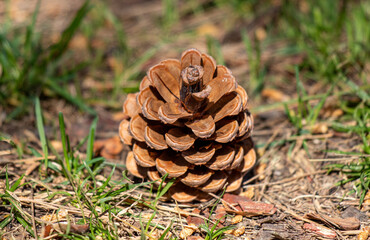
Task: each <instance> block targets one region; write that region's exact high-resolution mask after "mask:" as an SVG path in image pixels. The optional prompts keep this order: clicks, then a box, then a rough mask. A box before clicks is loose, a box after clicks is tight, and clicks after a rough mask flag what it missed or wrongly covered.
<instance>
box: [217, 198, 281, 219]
mask: <svg viewBox="0 0 370 240" xmlns="http://www.w3.org/2000/svg"><path fill="white" fill-rule="evenodd" d="M223 200H224V201H226V202H227V203H229V204H230V205H232V206H233V207H234V208H235V209H236V210H235V209H232V208H230V207H229V206H228V205H227V204H224V206H225V209H226V212H228V213H235V214H239V215H242V216H247V217H251V216H258V215H272V214H274V213H275V212H276V211H277V209H276V207H275V206H274V205H272V204H269V203H263V202H254V201H252V200H250V199H248V198H246V197H243V196H238V195H234V194H229V193H226V194H225V195H224V197H223Z"/></svg>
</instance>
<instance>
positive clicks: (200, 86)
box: [119, 49, 256, 202]
mask: <svg viewBox="0 0 370 240" xmlns="http://www.w3.org/2000/svg"><path fill="white" fill-rule="evenodd" d="M247 100H248V96H247V93H246V92H245V90H244V89H243V88H242V87H241V86H238V84H237V82H236V81H235V78H234V77H233V75H232V74H231V71H230V70H229V69H227V68H226V67H224V66H220V65H218V66H217V65H216V62H215V60H214V59H213V58H212V57H210V56H208V55H207V54H204V53H203V54H202V53H200V52H199V51H198V50H196V49H189V50H186V51H185V52H183V54H182V56H181V61H178V60H176V59H168V60H164V61H162V62H160V63H159V64H157V65H155V66H153V67H152V68H150V69H149V71H148V73H147V76H146V77H144V78H143V80H142V82H141V84H140V92H138V93H135V94H128V96H127V99H126V101H125V103H124V104H123V111H124V113H125V114H126V115H127V118H126V119H125V120H123V121H122V122H121V124H120V128H119V135H120V137H121V140H122V141H123V142H124V143H125V144H128V145H131V146H132V151H131V152H129V153H128V155H127V159H126V166H127V169H128V171H129V172H130V173H131V174H132V175H134V176H136V177H139V178H148V179H150V180H153V181H154V180H160V178H161V176H163V175H164V174H166V173H167V174H168V179H171V178H176V183H175V184H174V185H173V186H172V187H171V188H170V190H169V193H170V195H171V197H172V198H173V199H175V200H177V201H178V202H190V201H193V200H199V201H202V200H205V199H207V198H208V196H209V195H208V194H207V193H208V192H212V193H215V192H217V191H219V190H221V189H222V188H224V187H225V186H226V192H233V191H236V190H239V189H240V186H241V183H242V179H243V176H244V175H245V174H246V173H247V172H248V171H249V170H250V169H251V168H252V167H253V165H254V163H255V161H256V153H255V151H254V149H253V142H252V139H251V137H250V136H251V132H252V129H253V117H252V115H251V114H250V113H249V112H248V109H247Z"/></svg>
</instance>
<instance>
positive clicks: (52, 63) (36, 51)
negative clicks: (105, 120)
mask: <svg viewBox="0 0 370 240" xmlns="http://www.w3.org/2000/svg"><path fill="white" fill-rule="evenodd" d="M40 3H41V1H38V2H37V5H36V9H35V11H34V13H33V16H32V19H31V21H30V24H29V25H28V26H27V27H26V29H25V30H24V29H17V28H16V27H14V26H12V24H11V20H10V19H7V21H6V23H5V24H4V26H5V27H2V28H1V29H0V49H2V50H1V51H0V68H1V69H2V73H1V74H0V104H1V105H3V106H12V107H15V110H14V111H13V112H11V113H10V114H9V115H8V119H12V118H14V117H16V116H18V115H19V114H21V113H23V112H25V111H27V110H28V106H29V105H32V101H33V98H34V97H37V96H40V95H41V94H42V93H44V92H45V91H49V92H51V93H52V94H54V95H58V96H60V97H62V98H64V99H66V100H67V101H69V102H71V103H73V104H75V105H76V106H78V107H79V108H80V109H83V110H85V111H87V112H89V113H94V110H92V109H91V108H89V107H87V105H85V103H84V102H83V101H82V100H81V99H80V98H78V97H73V96H72V95H71V94H70V93H69V91H68V90H67V88H66V87H65V83H66V82H68V81H69V80H71V79H73V78H74V77H75V76H76V74H77V72H78V71H79V70H80V69H81V68H83V66H84V65H83V64H82V65H77V66H75V67H73V68H71V69H68V70H66V69H63V70H62V71H61V70H60V68H61V67H62V66H64V61H65V58H66V57H67V56H66V50H67V48H68V45H69V43H70V41H71V39H72V37H73V36H74V35H75V33H76V31H77V30H78V29H79V27H80V25H81V23H82V21H83V19H84V18H85V16H86V15H87V13H88V12H89V10H90V8H91V5H90V3H89V1H86V2H85V3H84V4H83V5H82V6H81V8H80V9H79V10H78V11H77V13H76V15H75V17H74V18H73V20H72V21H71V22H70V24H69V26H68V27H67V28H66V29H65V30H64V32H63V33H62V34H61V37H60V40H59V41H58V42H56V43H54V44H52V45H51V46H47V47H45V46H44V44H43V41H42V36H41V34H40V33H39V32H37V31H36V20H37V16H38V12H39V8H40Z"/></svg>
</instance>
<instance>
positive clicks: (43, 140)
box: [35, 98, 49, 167]
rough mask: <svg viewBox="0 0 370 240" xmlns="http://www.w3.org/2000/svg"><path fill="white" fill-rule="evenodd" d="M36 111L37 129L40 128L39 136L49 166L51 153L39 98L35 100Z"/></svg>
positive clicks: (46, 163)
mask: <svg viewBox="0 0 370 240" xmlns="http://www.w3.org/2000/svg"><path fill="white" fill-rule="evenodd" d="M35 112H36V125H37V130H38V132H39V136H40V142H41V147H42V152H43V153H44V159H45V167H47V166H48V155H49V153H48V144H47V141H46V136H45V130H44V124H43V120H42V112H41V106H40V100H39V99H38V98H36V100H35Z"/></svg>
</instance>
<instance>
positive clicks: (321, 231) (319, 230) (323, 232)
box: [303, 223, 337, 239]
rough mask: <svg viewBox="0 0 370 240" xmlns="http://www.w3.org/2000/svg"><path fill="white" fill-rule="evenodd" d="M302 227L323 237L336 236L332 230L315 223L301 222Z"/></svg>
mask: <svg viewBox="0 0 370 240" xmlns="http://www.w3.org/2000/svg"><path fill="white" fill-rule="evenodd" d="M303 229H305V230H307V231H310V232H313V233H316V234H317V235H320V236H322V237H325V238H331V239H333V238H336V237H337V234H336V233H335V232H334V231H333V230H331V229H329V228H327V227H324V226H322V225H319V224H316V223H305V224H303Z"/></svg>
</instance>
